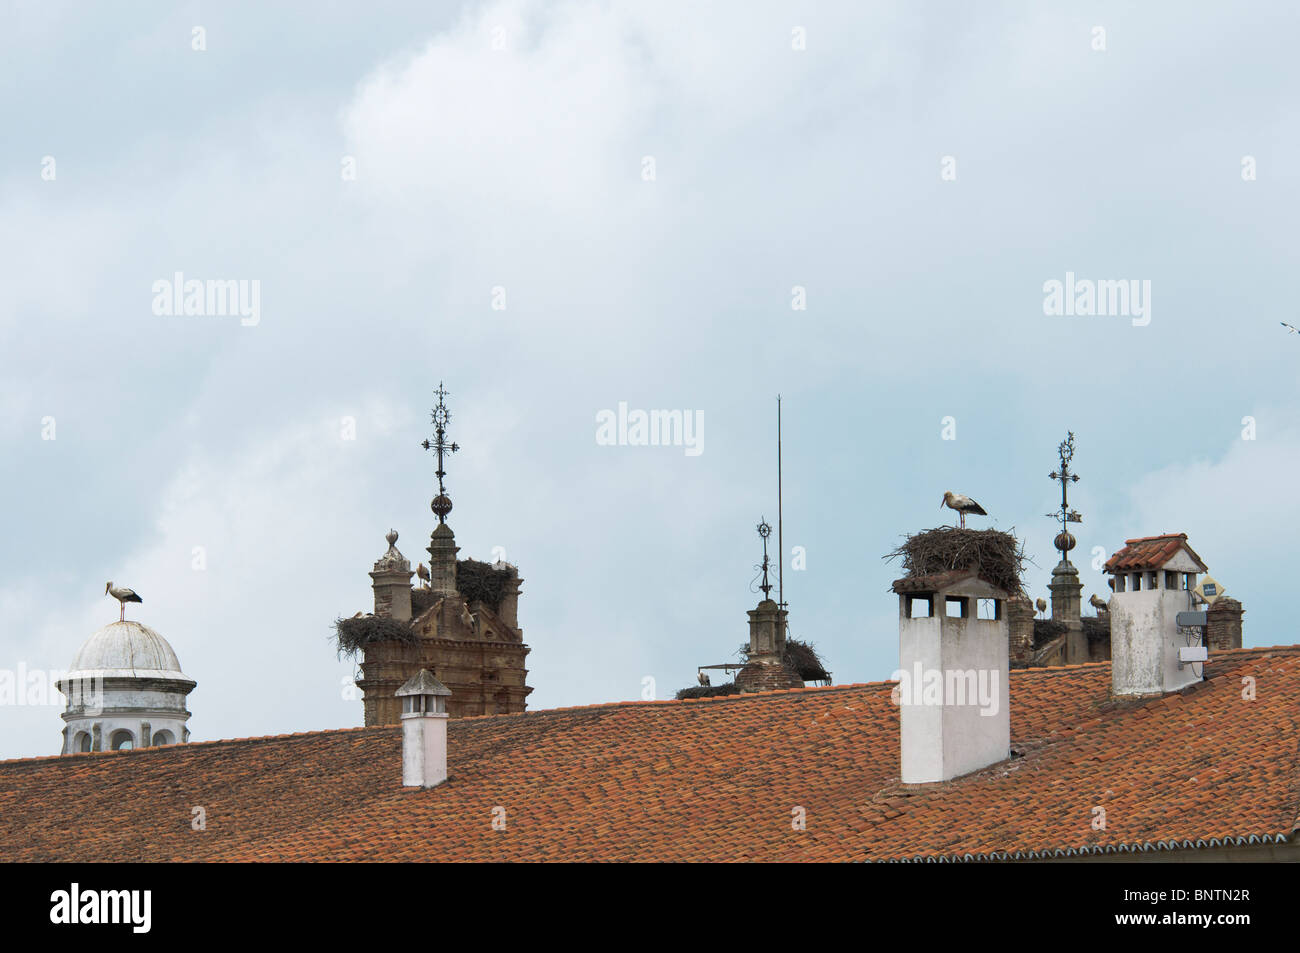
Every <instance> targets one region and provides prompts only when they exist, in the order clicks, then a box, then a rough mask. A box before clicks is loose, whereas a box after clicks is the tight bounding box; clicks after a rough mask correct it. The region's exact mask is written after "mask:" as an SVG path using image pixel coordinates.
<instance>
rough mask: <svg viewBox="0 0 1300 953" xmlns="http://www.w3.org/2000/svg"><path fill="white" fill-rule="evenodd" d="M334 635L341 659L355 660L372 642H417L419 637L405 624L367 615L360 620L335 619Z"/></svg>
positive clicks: (384, 617)
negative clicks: (345, 657)
mask: <svg viewBox="0 0 1300 953" xmlns="http://www.w3.org/2000/svg"><path fill="white" fill-rule="evenodd" d="M334 634H335V639H336V642H337V646H338V654H339V658H343V657H344V656H347V657H348V658H355V657H356V655H357V654H358V653H359V652H361V650H362V649H364V648H365V647H366V646H367V645H369V644H370V643H371V642H416V641H418V640H419V635H418V634H417V633H416V631H415V630H414V629H412V628H411V627H410V626H409V625H407V624H406V623H405V622H398V621H396V620H395V619H390V618H388V617H387V616H381V615H367V616H362V617H361V618H360V619H335V620H334Z"/></svg>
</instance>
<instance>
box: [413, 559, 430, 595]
mask: <svg viewBox="0 0 1300 953" xmlns="http://www.w3.org/2000/svg"><path fill="white" fill-rule="evenodd" d="M415 574H416V575H417V576H419V577H420V588H421V589H428V588H429V570H427V569H425V568H424V563H420V564H419V565H418V566H416V567H415Z"/></svg>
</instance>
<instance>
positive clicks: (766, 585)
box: [758, 519, 772, 600]
mask: <svg viewBox="0 0 1300 953" xmlns="http://www.w3.org/2000/svg"><path fill="white" fill-rule="evenodd" d="M758 535H759V536H761V537H763V562H762V565H760V566H759V567H758V568H759V569H761V570H763V584H762V585H761V586H759V587H758V588H760V589H762V590H763V599H764V600H767V599H770V598H771V597H772V584H771V583H770V582H768V581H767V570H768V568H769V567H770V566H771V563H769V562H768V558H767V538H768V537H769V536H771V535H772V527H771V526H769V525H768V523H767V520H766V519H764V520H763V522H761V523H759V524H758Z"/></svg>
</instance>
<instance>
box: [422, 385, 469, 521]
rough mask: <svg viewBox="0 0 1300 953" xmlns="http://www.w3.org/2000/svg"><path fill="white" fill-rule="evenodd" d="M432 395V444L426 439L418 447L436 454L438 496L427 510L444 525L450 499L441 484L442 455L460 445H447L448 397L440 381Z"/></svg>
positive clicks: (449, 419) (442, 472) (442, 470)
mask: <svg viewBox="0 0 1300 953" xmlns="http://www.w3.org/2000/svg"><path fill="white" fill-rule="evenodd" d="M433 393H434V396H436V397H437V398H438V405H437V406H436V407H434V408H433V412H432V413H431V414H430V415H429V419H430V420H431V421H432V423H433V426H434V435H433V442H432V443H430V442H429V441H428V440H427V439H426V440H425V441H424V442H423V443H422V444H420V446H422V447H424V449H425V450H433V451H436V452H437V454H438V469H437V470H436V471H434V472H435V473H436V474H437V477H438V495H437V496H435V497H434V498H433V502H432V503H431V504H430V505H429V508H430V509H432V510H433V512H434V513H435V514H436V515H437V517H438V522H439V523H445V522H447V514H448V513H450V512H451V497H449V496H448V495H447V489H446V487H444V486H443V483H442V478H443V477H445V476H446V475H447V471H446V470H444V469H443V455H444V454H447V453H455V452H456V451H457V450H459V449H460V445H459V444H456V443H447V424H448V423H450V422H451V411H449V410H447V405H446V403H445V402H444V400H443V398H445V397H448V396H450V395H449V394H448V392H447V391H446V390H445V389H444V388H443V386H442V381H439V382H438V389H437V390H435V391H434V392H433Z"/></svg>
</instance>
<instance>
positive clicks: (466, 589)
mask: <svg viewBox="0 0 1300 953" xmlns="http://www.w3.org/2000/svg"><path fill="white" fill-rule="evenodd" d="M514 578H515V570H514V568H513V567H507V568H505V569H497V568H496V567H495V566H493V565H492V564H491V563H484V562H479V561H478V560H477V559H458V560H456V589H457V590H458V591H459V592H460V594H461V596H462V597H463V598H464V599H465V601H466V602H471V603H472V602H481V603H483V605H485V606H487V607H488V608H489V609H491V610H492V611H493V612H500V611H501V600H503V599H504V598H505V596H506V587H507V586H508V585H509V584H510V583H511V582H512V581H513V580H514Z"/></svg>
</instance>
